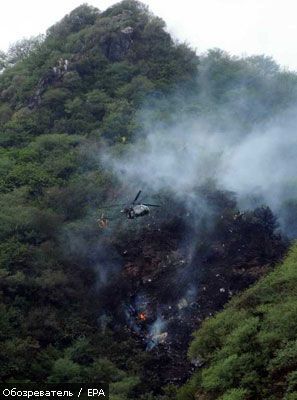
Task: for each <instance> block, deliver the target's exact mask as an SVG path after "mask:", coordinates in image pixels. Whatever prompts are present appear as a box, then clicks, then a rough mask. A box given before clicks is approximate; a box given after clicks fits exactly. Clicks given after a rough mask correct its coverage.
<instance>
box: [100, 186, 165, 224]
mask: <svg viewBox="0 0 297 400" xmlns="http://www.w3.org/2000/svg"><path fill="white" fill-rule="evenodd" d="M141 193H142V191H141V190H139V192H138V193H137V195H136V197H135V199H134V200H133V201H132V202H131V203H129V204H112V205H110V206H107V207H103V208H112V207H119V206H121V207H124V208H122V209H121V211H120V212H121V213H122V214H125V215H126V217H127V218H128V219H134V218H139V217H143V216H145V215H148V214H149V213H150V207H161V206H160V205H158V204H149V203H142V202H137V200H138V199H139V196H140V194H141ZM98 222H99V225H100V227H102V228H105V227H106V226H107V223H108V220H107V218H106V217H105V216H104V214H103V213H102V215H101V218H99V220H98Z"/></svg>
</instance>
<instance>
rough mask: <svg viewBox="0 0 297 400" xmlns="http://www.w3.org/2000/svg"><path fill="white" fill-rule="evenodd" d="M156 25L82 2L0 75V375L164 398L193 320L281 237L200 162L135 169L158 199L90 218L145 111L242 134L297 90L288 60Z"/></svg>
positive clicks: (180, 373)
mask: <svg viewBox="0 0 297 400" xmlns="http://www.w3.org/2000/svg"><path fill="white" fill-rule="evenodd" d="M164 28H165V27H164V23H163V21H162V20H160V19H159V18H157V17H155V16H153V15H152V14H151V13H150V12H149V11H148V10H147V9H146V7H145V6H144V5H142V4H141V3H139V2H137V1H132V0H125V1H123V2H121V3H119V4H117V5H115V6H113V7H111V8H109V9H107V10H106V11H104V12H99V11H98V10H97V9H95V8H93V7H89V6H86V5H83V6H81V7H79V8H77V9H76V10H74V11H73V12H72V13H70V14H69V15H68V16H66V17H65V18H64V19H63V20H62V21H61V22H60V23H58V24H56V25H55V26H53V27H51V28H50V29H49V30H48V32H47V34H46V36H45V38H44V40H39V39H38V40H35V41H33V43H31V44H30V43H29V46H27V50H28V51H19V50H23V49H24V47H23V46H20V47H18V46H16V47H15V48H14V49H13V51H12V52H11V54H10V64H11V65H7V66H6V69H5V70H4V72H3V73H2V74H1V75H0V140H1V149H0V204H1V211H0V238H1V244H0V276H1V281H0V328H1V329H0V330H1V332H0V339H1V343H0V360H1V362H0V381H7V380H11V379H14V380H28V381H45V380H48V381H51V382H68V381H70V382H73V381H81V380H82V381H86V380H88V381H92V380H93V379H96V380H99V379H106V380H108V381H110V382H112V387H111V389H112V394H113V398H114V399H117V400H118V399H127V398H135V399H139V398H141V396H143V399H150V398H158V397H159V398H160V399H162V400H164V399H166V400H167V399H170V398H173V396H174V392H175V390H176V388H175V387H173V386H167V387H165V388H164V386H166V385H168V384H172V383H173V384H178V385H179V384H180V383H182V382H184V381H185V380H186V379H187V378H188V377H189V376H190V374H191V373H192V372H193V370H194V367H195V365H193V364H190V363H189V362H188V360H187V359H186V349H187V346H188V341H189V340H190V335H191V332H192V331H193V330H194V329H196V328H197V327H198V326H199V325H200V323H201V320H203V319H204V318H206V317H207V316H209V314H213V313H214V312H216V311H217V310H219V309H221V308H222V307H223V305H224V304H225V303H226V302H227V301H228V299H229V298H230V297H232V295H233V294H234V293H236V292H238V291H240V290H242V289H243V288H245V287H247V286H249V285H250V284H252V283H253V282H254V281H255V280H256V279H258V278H259V276H261V275H262V274H264V273H266V272H267V271H268V270H269V269H270V268H272V267H273V265H274V264H275V263H276V262H278V261H279V260H280V259H281V257H282V256H283V254H284V251H285V250H286V247H287V242H286V240H285V239H284V237H283V235H282V234H280V232H279V229H278V226H277V223H276V220H275V217H274V216H273V214H272V213H271V211H270V209H269V208H268V207H265V206H261V207H258V208H256V209H255V210H251V211H242V210H241V211H240V210H239V207H238V205H237V202H236V196H235V195H234V194H233V193H230V192H228V191H226V190H222V189H220V190H219V189H218V188H217V183H216V182H206V183H205V182H204V185H202V184H201V182H200V181H199V175H198V174H197V179H195V182H194V188H191V191H190V192H189V193H188V194H183V198H178V197H176V196H175V193H174V191H175V187H173V188H171V190H169V189H168V188H167V189H166V190H165V189H163V190H153V189H152V188H151V187H150V186H149V184H148V183H147V182H146V181H144V182H141V184H143V186H145V189H146V192H147V196H152V197H153V196H154V197H155V198H156V199H157V200H158V201H159V202H160V203H161V205H162V208H161V209H160V210H159V211H156V212H155V213H152V214H151V215H150V216H149V217H147V219H144V220H140V221H125V220H121V219H117V215H116V212H115V213H111V223H110V225H109V228H108V229H106V230H102V229H100V228H99V227H98V224H97V219H98V217H100V215H101V213H102V211H101V210H100V211H99V209H100V208H101V207H103V206H108V205H109V204H112V203H114V202H118V201H119V199H120V202H122V201H124V200H122V199H129V198H130V197H131V193H133V194H134V190H136V186H137V190H138V189H139V187H138V182H137V183H136V182H134V181H133V180H129V179H128V178H127V177H126V176H125V175H121V173H120V174H115V173H114V171H111V169H110V166H109V164H108V163H106V158H107V157H110V158H113V159H117V160H121V159H120V156H121V155H122V154H125V153H127V154H129V152H128V149H131V148H133V147H134V146H135V149H137V152H138V154H139V158H140V157H141V155H142V151H139V150H138V146H136V145H135V143H136V140H138V139H140V140H141V139H142V138H144V137H145V135H146V134H147V131H148V130H152V129H153V128H152V127H154V123H157V124H159V126H161V127H162V128H163V129H166V128H167V127H172V126H176V124H177V122H178V121H179V120H180V119H190V118H196V117H203V118H205V119H207V121H208V123H209V124H210V127H215V129H218V130H219V131H220V133H221V135H226V134H227V132H228V131H230V130H231V131H234V130H236V131H239V132H240V135H243V136H244V135H247V134H248V133H249V130H250V129H251V127H253V126H254V124H255V123H259V122H265V121H267V120H269V119H271V118H272V117H275V116H276V115H278V113H280V112H281V111H282V110H284V109H286V108H287V107H289V106H290V105H292V104H294V101H295V100H296V98H297V96H296V94H297V79H296V75H295V74H293V73H288V72H283V71H281V70H280V69H279V67H278V66H277V65H276V64H275V63H274V62H273V61H272V60H270V59H269V58H266V57H250V58H247V59H237V58H233V57H230V56H229V55H228V54H225V53H224V52H222V51H220V50H214V51H210V52H209V53H208V54H206V55H204V56H201V57H198V56H197V55H196V54H195V53H194V52H193V51H192V50H191V49H189V48H188V47H187V46H185V45H183V44H178V43H175V42H174V40H173V39H172V38H171V37H170V35H169V34H168V33H167V32H166V30H165V29H164ZM25 50H26V49H25ZM239 97H240V98H242V99H244V101H242V102H238V98H239ZM152 121H153V123H152ZM209 129H210V128H209ZM182 135H183V131H181V132H180V136H182ZM143 150H144V149H143ZM180 167H181V169H182V167H183V165H181V166H180ZM149 172H150V171H149ZM165 183H166V179H165ZM143 186H141V188H142V189H143ZM161 189H162V188H161ZM133 194H132V196H133ZM189 204H191V207H190V208H189ZM292 208H293V209H294V204H292ZM288 210H291V208H290V207H289V208H288ZM291 215H292V214H291V213H290V212H288V216H289V218H290V217H291ZM113 217H114V220H113ZM221 289H222V290H221ZM143 313H144V315H143V316H142V320H140V318H141V314H143ZM160 321H161V323H160ZM160 326H162V329H161V330H160V329H159V327H160ZM165 327H166V329H165ZM160 334H161V336H160ZM164 334H166V335H164ZM162 335H163V336H162ZM163 339H166V340H163ZM162 388H163V389H162ZM165 393H166V394H165Z"/></svg>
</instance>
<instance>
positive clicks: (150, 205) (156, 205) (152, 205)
mask: <svg viewBox="0 0 297 400" xmlns="http://www.w3.org/2000/svg"><path fill="white" fill-rule="evenodd" d="M141 204H143V205H144V206H149V207H161V206H159V205H158V204H149V203H141Z"/></svg>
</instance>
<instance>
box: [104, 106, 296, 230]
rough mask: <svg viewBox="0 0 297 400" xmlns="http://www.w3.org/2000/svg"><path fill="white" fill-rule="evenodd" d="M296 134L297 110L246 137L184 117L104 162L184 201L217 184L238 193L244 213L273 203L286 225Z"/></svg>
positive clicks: (136, 182) (132, 180) (134, 181)
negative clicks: (202, 187)
mask: <svg viewBox="0 0 297 400" xmlns="http://www.w3.org/2000/svg"><path fill="white" fill-rule="evenodd" d="M228 126H232V121H229V123H228ZM234 126H236V125H235V124H234ZM296 130H297V113H296V109H295V108H294V109H290V110H289V111H288V110H287V111H286V112H284V113H283V114H282V115H280V116H278V117H275V118H272V119H270V120H269V121H268V122H266V123H265V124H264V123H262V124H258V125H254V127H253V128H252V129H251V130H250V131H249V132H245V133H243V132H242V130H240V129H238V131H236V128H235V129H230V130H226V129H220V128H219V127H218V128H217V129H215V128H214V124H213V123H210V122H209V123H208V122H207V121H206V120H205V119H204V120H203V119H202V118H197V119H195V118H193V117H191V118H189V119H188V120H186V118H184V120H183V121H181V122H180V123H177V124H175V125H174V126H169V127H166V128H164V126H163V127H160V126H158V125H155V126H152V127H151V129H150V130H149V132H148V134H147V135H145V136H142V137H141V138H139V139H138V141H136V143H133V144H132V145H131V146H130V147H128V148H127V151H126V152H125V153H124V154H123V155H122V156H121V157H120V158H116V157H115V158H113V157H110V156H109V157H105V160H106V161H107V163H108V165H109V166H111V167H112V169H113V170H114V171H115V172H116V173H117V175H118V176H119V178H120V180H121V181H122V182H125V183H129V184H130V185H132V186H134V187H139V188H147V189H148V190H150V191H153V192H158V191H160V190H163V189H165V190H170V191H171V192H172V193H174V194H175V195H176V196H177V197H178V198H180V199H181V198H185V195H186V196H187V198H188V199H191V196H192V197H194V198H193V199H192V200H193V201H195V196H194V194H193V193H194V192H193V189H194V188H195V187H197V186H199V185H203V184H205V183H206V182H208V181H209V180H213V181H215V182H216V185H217V186H218V187H219V188H220V189H225V190H229V191H232V192H234V193H235V194H236V196H237V199H238V204H239V206H240V207H241V208H243V209H245V208H251V207H253V206H256V205H262V204H265V205H268V206H269V207H270V208H271V209H272V210H273V211H274V212H275V213H276V214H277V215H278V216H280V220H281V223H282V225H283V226H284V224H285V222H284V221H283V220H282V218H283V217H282V207H283V205H284V204H285V203H286V202H288V201H294V199H296V198H297V197H296V196H297V176H296V171H297V156H296V155H297V135H296ZM196 200H197V199H196ZM289 231H290V229H289Z"/></svg>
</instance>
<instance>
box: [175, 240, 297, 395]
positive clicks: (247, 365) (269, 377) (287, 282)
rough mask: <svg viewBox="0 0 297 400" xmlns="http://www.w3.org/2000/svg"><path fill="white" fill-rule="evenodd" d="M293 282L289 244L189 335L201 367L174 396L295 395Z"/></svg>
mask: <svg viewBox="0 0 297 400" xmlns="http://www.w3.org/2000/svg"><path fill="white" fill-rule="evenodd" d="M296 282H297V247H296V245H294V246H293V248H292V249H291V250H290V252H289V255H288V256H287V257H286V259H285V260H284V262H283V264H281V265H279V266H278V267H277V268H276V270H275V271H274V272H272V273H270V274H269V275H268V276H267V277H265V278H264V279H262V280H260V282H258V283H257V284H255V285H254V286H253V287H252V288H250V289H248V290H247V291H245V292H244V293H243V294H242V295H240V296H238V297H235V298H234V299H233V300H232V301H231V302H230V303H229V304H228V305H227V307H226V309H225V310H224V311H223V312H221V313H218V314H217V315H216V316H215V317H213V318H211V319H208V320H207V321H205V322H204V323H203V325H202V327H201V328H200V330H199V331H197V332H196V333H195V338H194V340H193V342H192V344H191V347H190V350H189V356H190V357H191V358H194V359H195V358H196V359H199V360H200V362H201V364H203V367H202V368H200V369H199V370H198V372H197V373H196V374H195V375H194V377H193V378H192V380H191V382H190V383H189V384H188V385H187V387H185V388H183V389H182V390H181V391H180V395H179V396H178V398H179V399H189V398H194V397H195V398H201V399H225V400H227V399H228V400H229V399H230V400H231V399H238V400H239V399H242V400H243V399H286V400H287V399H295V398H296V396H297V384H296V374H297V356H296V339H297V336H296V332H297V321H296V306H297V303H296V298H297V297H296V294H297V293H296V286H297V285H296ZM190 393H192V395H191V394H190Z"/></svg>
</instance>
